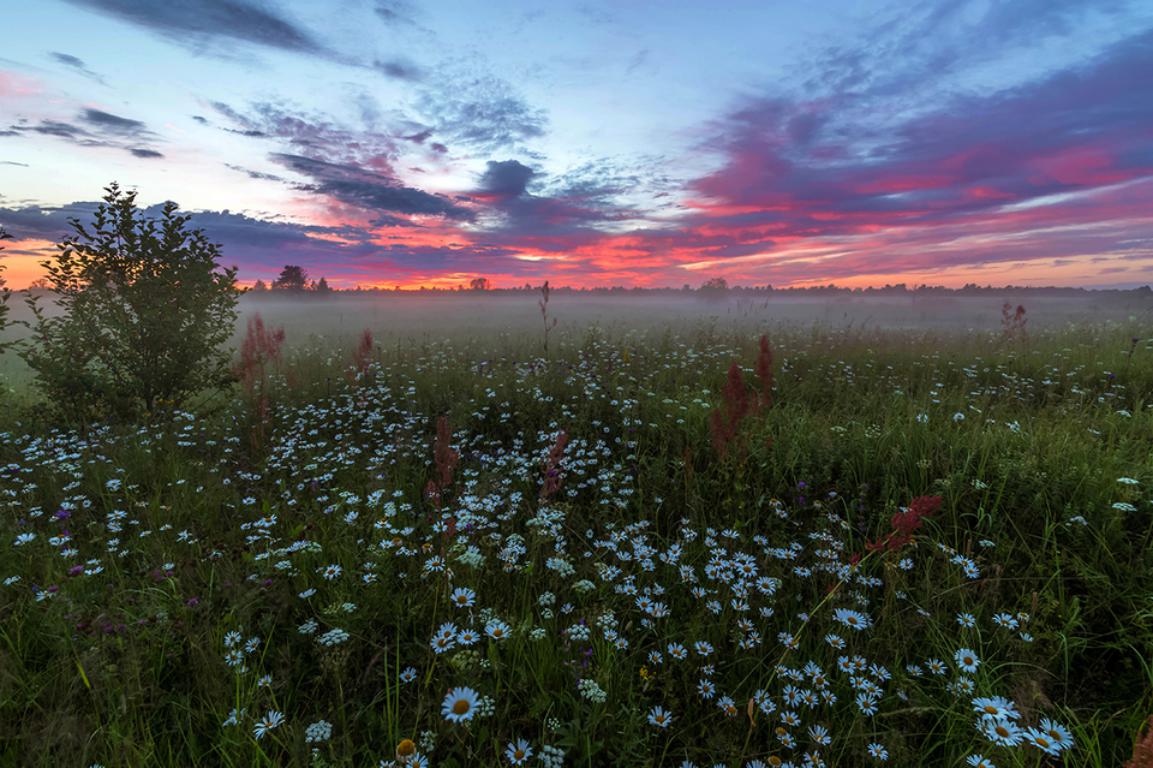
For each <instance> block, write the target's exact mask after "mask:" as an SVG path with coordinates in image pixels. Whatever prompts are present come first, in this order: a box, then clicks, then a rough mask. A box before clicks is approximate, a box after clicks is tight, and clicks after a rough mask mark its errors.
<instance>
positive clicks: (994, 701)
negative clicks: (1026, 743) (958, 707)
mask: <svg viewBox="0 0 1153 768" xmlns="http://www.w3.org/2000/svg"><path fill="white" fill-rule="evenodd" d="M973 711H974V712H976V713H977V714H979V715H980V716H981V717H992V718H996V719H998V720H1003V719H1008V720H1016V719H1017V718H1019V717H1020V716H1021V715H1020V714H1019V713H1018V712H1017V709H1016V705H1015V704H1013V702H1011V701H1009V700H1008V699H1006V698H1004V697H1002V696H987V697H978V698H976V699H973Z"/></svg>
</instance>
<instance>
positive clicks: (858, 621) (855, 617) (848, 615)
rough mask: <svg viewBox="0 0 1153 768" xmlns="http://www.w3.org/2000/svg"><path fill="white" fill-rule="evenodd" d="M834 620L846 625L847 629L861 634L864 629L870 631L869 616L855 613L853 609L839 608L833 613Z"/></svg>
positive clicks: (858, 612)
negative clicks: (849, 628)
mask: <svg viewBox="0 0 1153 768" xmlns="http://www.w3.org/2000/svg"><path fill="white" fill-rule="evenodd" d="M833 618H834V619H836V620H837V621H839V622H840V623H841V624H844V625H845V626H846V627H851V628H852V629H855V630H857V631H858V632H860V631H861V630H863V629H868V627H869V624H870V623H871V620H870V619H869V617H868V616H866V615H865V614H863V613H861V612H860V611H854V610H852V609H851V608H838V609H837V610H835V611H833Z"/></svg>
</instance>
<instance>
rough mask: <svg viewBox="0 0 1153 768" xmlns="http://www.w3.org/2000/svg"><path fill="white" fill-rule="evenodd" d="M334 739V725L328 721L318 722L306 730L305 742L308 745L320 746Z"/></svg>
mask: <svg viewBox="0 0 1153 768" xmlns="http://www.w3.org/2000/svg"><path fill="white" fill-rule="evenodd" d="M330 738H332V723H330V722H328V721H327V720H317V721H316V722H315V723H313V724H312V725H310V726H308V727H307V728H305V729H304V741H305V742H306V743H308V744H319V743H320V742H322V741H328V740H329V739H330Z"/></svg>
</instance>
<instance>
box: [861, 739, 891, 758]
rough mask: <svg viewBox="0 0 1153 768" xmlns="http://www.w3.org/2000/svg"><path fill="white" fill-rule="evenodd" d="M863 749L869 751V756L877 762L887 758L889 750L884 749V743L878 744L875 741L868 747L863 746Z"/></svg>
mask: <svg viewBox="0 0 1153 768" xmlns="http://www.w3.org/2000/svg"><path fill="white" fill-rule="evenodd" d="M865 751H866V752H868V753H869V757H871V758H873V759H874V760H876V761H878V762H881V763H883V762H885V761H886V760H888V759H889V751H888V750H887V749H885V745H884V744H878V743H877V742H873V743H872V744H870V745H869V746H868V747H866V748H865Z"/></svg>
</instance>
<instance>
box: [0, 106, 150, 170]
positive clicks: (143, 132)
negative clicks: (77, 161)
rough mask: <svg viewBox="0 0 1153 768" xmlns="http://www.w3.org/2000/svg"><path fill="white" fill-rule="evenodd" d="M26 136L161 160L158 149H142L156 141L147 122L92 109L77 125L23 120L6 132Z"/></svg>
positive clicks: (84, 112) (80, 118)
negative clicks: (113, 148)
mask: <svg viewBox="0 0 1153 768" xmlns="http://www.w3.org/2000/svg"><path fill="white" fill-rule="evenodd" d="M27 134H39V135H41V136H52V137H55V138H58V139H62V140H64V141H68V142H70V143H72V144H75V145H76V146H79V147H115V148H119V149H124V150H126V151H129V152H132V154H134V155H136V156H137V157H142V158H150V157H161V154H160V153H159V152H158V151H156V150H155V149H151V148H149V147H141V146H140V144H141V143H150V142H152V141H154V140H156V138H157V136H156V134H155V133H153V132H152V131H150V130H148V126H147V125H146V124H145V123H143V122H142V121H140V120H133V119H132V118H128V117H123V116H121V115H116V114H113V113H111V112H105V111H104V110H100V109H93V108H91V107H85V108H83V109H81V111H80V113H79V114H78V115H77V116H76V122H66V121H63V120H51V119H41V120H40V121H39V122H37V123H31V122H29V121H28V120H27V119H21V120H19V121H17V122H16V123H15V124H13V125H11V126H10V127H9V130H8V131H6V132H5V133H4V135H9V136H14V135H15V136H19V135H27Z"/></svg>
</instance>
